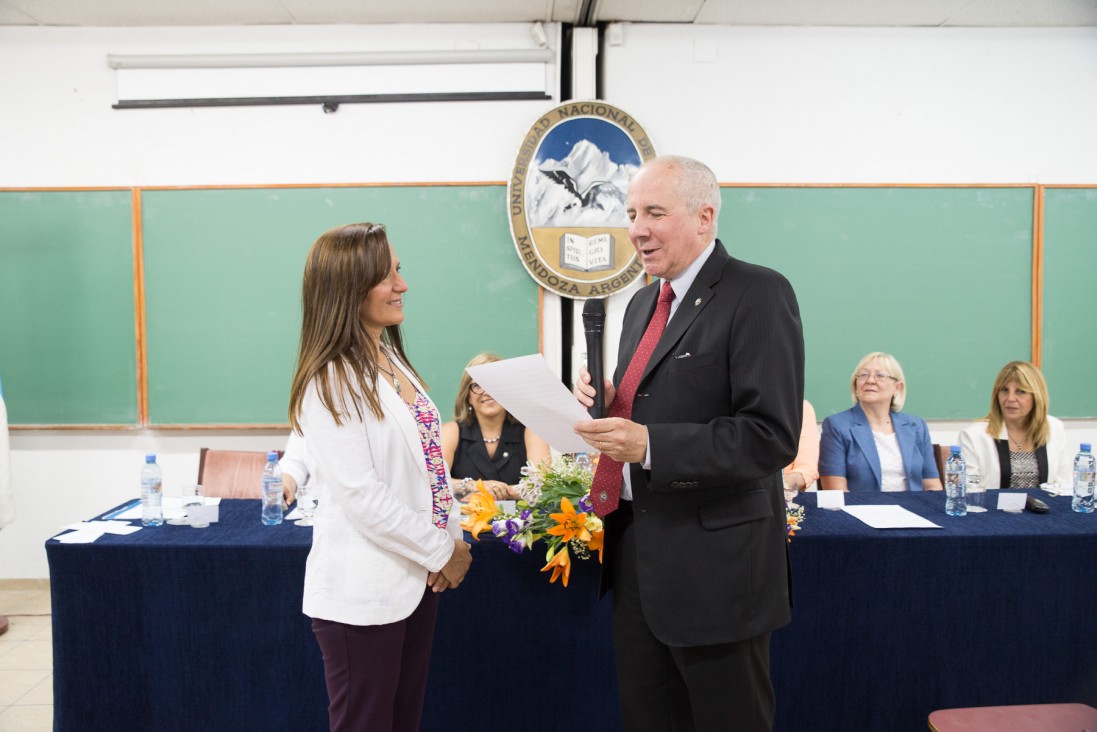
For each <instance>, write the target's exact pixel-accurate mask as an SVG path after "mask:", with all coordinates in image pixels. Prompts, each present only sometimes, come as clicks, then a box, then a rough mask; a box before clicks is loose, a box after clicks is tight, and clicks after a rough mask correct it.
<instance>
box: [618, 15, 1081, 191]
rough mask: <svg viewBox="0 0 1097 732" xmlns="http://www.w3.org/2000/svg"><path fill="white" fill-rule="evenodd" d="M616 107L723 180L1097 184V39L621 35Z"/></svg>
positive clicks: (946, 33) (667, 30) (665, 149)
mask: <svg viewBox="0 0 1097 732" xmlns="http://www.w3.org/2000/svg"><path fill="white" fill-rule="evenodd" d="M622 37H623V43H622V45H620V46H608V47H606V48H604V49H603V50H602V61H603V64H604V72H603V79H604V85H603V89H602V93H603V96H604V97H605V98H606V99H607V100H610V101H612V102H613V103H614V104H616V105H618V106H619V107H621V108H622V109H625V110H626V111H628V112H630V113H631V114H632V115H633V116H634V117H635V118H636V119H637V120H639V121H640V123H641V124H643V125H644V126H645V128H646V129H647V131H648V133H649V134H650V135H651V137H652V140H653V141H654V143H655V149H656V150H657V151H659V152H661V153H669V152H674V153H678V154H682V155H689V156H691V157H696V158H698V159H700V160H703V161H705V162H706V163H708V164H709V165H710V166H711V167H712V168H713V170H714V171H715V172H716V175H717V177H718V178H719V179H720V180H721V181H724V182H729V183H730V182H750V183H759V182H762V183H862V182H864V183H1045V184H1046V183H1094V182H1097V145H1095V144H1094V143H1093V139H1094V135H1093V131H1094V130H1095V129H1097V93H1094V90H1095V89H1097V28H1064V29H1057V28H1043V29H1013V28H1011V29H985V28H729V27H718V26H698V27H694V26H669V25H634V24H627V25H624V26H622Z"/></svg>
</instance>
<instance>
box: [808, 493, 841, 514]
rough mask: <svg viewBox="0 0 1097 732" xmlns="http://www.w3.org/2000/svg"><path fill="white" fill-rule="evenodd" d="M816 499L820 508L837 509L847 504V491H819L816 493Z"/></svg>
mask: <svg viewBox="0 0 1097 732" xmlns="http://www.w3.org/2000/svg"><path fill="white" fill-rule="evenodd" d="M815 501H816V504H815V505H817V506H818V507H819V508H829V509H830V510H832V511H833V510H837V509H839V508H842V507H844V506H845V505H846V492H845V491H819V492H818V493H816V494H815Z"/></svg>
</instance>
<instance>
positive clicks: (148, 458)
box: [145, 453, 156, 463]
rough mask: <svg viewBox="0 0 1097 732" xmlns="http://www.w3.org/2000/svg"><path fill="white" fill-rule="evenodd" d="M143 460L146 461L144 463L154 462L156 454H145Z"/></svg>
mask: <svg viewBox="0 0 1097 732" xmlns="http://www.w3.org/2000/svg"><path fill="white" fill-rule="evenodd" d="M145 462H146V463H154V462H156V456H155V455H153V454H152V453H149V454H148V455H146V456H145Z"/></svg>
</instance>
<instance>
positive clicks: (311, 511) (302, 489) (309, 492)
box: [293, 483, 316, 526]
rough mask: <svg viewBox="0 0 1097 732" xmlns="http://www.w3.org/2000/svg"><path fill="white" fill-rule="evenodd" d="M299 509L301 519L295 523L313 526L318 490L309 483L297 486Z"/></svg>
mask: <svg viewBox="0 0 1097 732" xmlns="http://www.w3.org/2000/svg"><path fill="white" fill-rule="evenodd" d="M297 509H298V510H299V511H300V512H301V518H299V519H297V520H296V521H294V522H293V523H294V524H296V525H297V526H312V517H313V516H315V515H316V489H315V488H314V487H313V486H312V485H310V484H309V483H304V484H302V485H299V486H297Z"/></svg>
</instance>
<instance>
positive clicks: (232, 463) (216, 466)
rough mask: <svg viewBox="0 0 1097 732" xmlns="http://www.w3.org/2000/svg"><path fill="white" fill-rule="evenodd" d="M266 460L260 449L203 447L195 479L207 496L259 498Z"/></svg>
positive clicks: (265, 455)
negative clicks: (196, 478) (212, 448)
mask: <svg viewBox="0 0 1097 732" xmlns="http://www.w3.org/2000/svg"><path fill="white" fill-rule="evenodd" d="M266 464H267V454H266V453H265V452H262V451H245V450H211V449H210V448H208V447H203V448H202V452H201V457H200V458H199V460H198V482H199V483H200V484H201V485H202V488H203V490H204V492H205V494H206V495H207V496H220V497H221V498H262V497H263V483H262V479H263V468H264V467H265V466H266Z"/></svg>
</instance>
